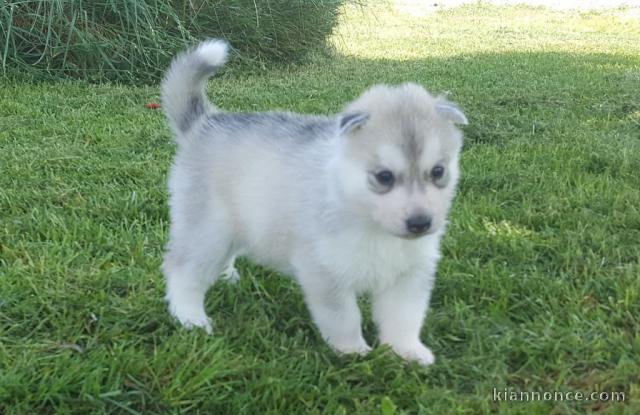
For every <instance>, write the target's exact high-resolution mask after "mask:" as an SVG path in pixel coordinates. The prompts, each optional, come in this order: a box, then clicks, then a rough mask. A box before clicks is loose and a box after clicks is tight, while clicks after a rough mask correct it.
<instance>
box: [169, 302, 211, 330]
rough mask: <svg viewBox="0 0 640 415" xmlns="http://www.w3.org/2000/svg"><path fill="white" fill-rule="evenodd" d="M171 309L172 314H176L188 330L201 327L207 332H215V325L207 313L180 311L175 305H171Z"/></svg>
mask: <svg viewBox="0 0 640 415" xmlns="http://www.w3.org/2000/svg"><path fill="white" fill-rule="evenodd" d="M169 311H170V312H171V315H172V316H174V317H175V318H176V319H177V320H178V321H179V322H180V324H181V325H182V327H184V328H185V329H187V330H191V329H194V328H201V329H203V330H204V331H205V332H207V334H211V333H213V326H212V324H211V319H210V318H209V317H207V315H206V314H205V313H204V311H203V312H191V313H185V312H179V311H177V310H176V309H174V308H173V307H170V309H169Z"/></svg>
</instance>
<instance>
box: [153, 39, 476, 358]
mask: <svg viewBox="0 0 640 415" xmlns="http://www.w3.org/2000/svg"><path fill="white" fill-rule="evenodd" d="M227 52H228V45H227V44H226V43H225V42H224V41H221V40H208V41H205V42H203V43H201V44H200V45H199V46H197V47H196V48H195V49H192V50H190V51H188V52H186V53H184V54H182V55H179V56H178V57H177V58H175V60H174V61H173V63H172V65H171V67H170V69H169V71H168V73H167V75H166V77H165V79H164V82H163V84H162V105H163V108H164V109H165V111H166V114H167V117H168V119H169V123H170V124H171V127H172V129H173V131H174V133H175V135H176V142H177V154H176V157H175V160H174V164H173V167H172V169H171V173H170V178H169V192H170V208H171V228H170V237H169V242H168V244H167V251H166V254H165V257H164V262H163V265H162V269H163V272H164V275H165V276H166V285H167V294H166V299H167V301H168V303H169V310H170V312H171V314H172V315H173V316H175V317H176V318H177V319H178V320H179V321H180V323H182V325H184V326H185V327H200V328H203V329H204V330H206V331H207V332H208V333H211V330H212V327H211V320H210V319H209V318H208V317H207V315H206V313H205V309H204V297H205V293H206V291H207V289H208V288H209V287H210V286H211V285H212V284H213V283H214V281H215V280H216V279H217V278H218V276H219V275H220V274H221V273H222V272H223V270H225V269H226V270H227V271H228V272H229V273H231V274H233V275H237V273H236V272H235V268H234V266H233V263H234V260H235V258H236V256H238V255H242V256H247V257H248V258H250V259H251V260H253V261H255V262H257V263H260V264H263V265H266V266H269V267H272V268H275V269H276V270H278V271H280V272H282V273H285V274H289V275H293V276H295V278H296V280H297V281H298V283H299V284H300V286H301V287H302V290H303V292H304V296H305V299H306V304H307V307H308V309H309V311H310V313H311V316H312V317H313V320H314V322H315V324H316V325H317V327H318V329H319V331H320V333H321V334H322V337H323V338H324V339H325V340H326V341H327V342H328V343H329V344H330V345H331V346H332V347H333V348H334V349H335V350H336V351H338V352H340V353H366V352H368V351H369V350H371V348H370V347H369V345H368V344H367V342H366V341H365V339H364V337H363V336H362V330H361V327H360V319H361V317H360V310H359V309H358V304H357V301H356V298H357V296H358V295H359V294H361V293H368V294H370V295H371V299H372V309H373V318H374V320H375V322H376V324H377V327H378V334H379V339H380V342H381V343H383V344H388V345H390V346H391V348H392V349H393V350H394V351H395V352H396V353H397V354H399V355H400V356H402V357H404V358H406V359H408V360H413V361H417V362H419V363H421V364H424V365H428V364H430V363H432V362H433V361H434V356H433V354H432V353H431V350H430V349H429V348H427V347H426V346H425V345H423V344H422V342H421V341H420V330H421V327H422V322H423V320H424V318H425V314H426V311H427V307H428V303H429V297H430V293H431V289H432V286H433V282H434V277H435V272H436V264H437V262H438V258H439V243H440V239H441V237H442V234H443V233H444V230H445V225H446V221H447V212H448V210H449V207H450V205H451V201H452V199H453V197H454V192H455V188H456V182H457V181H458V175H459V173H458V157H459V153H460V150H461V146H462V134H461V133H460V131H459V130H458V129H457V128H456V126H455V125H456V124H466V123H467V119H466V117H465V115H464V114H463V113H462V112H461V111H460V109H458V107H457V106H455V105H454V104H453V103H451V102H448V101H447V100H446V99H444V98H441V97H438V98H434V97H432V96H431V95H429V93H427V92H426V91H425V90H424V89H423V88H422V87H420V86H418V85H415V84H404V85H400V86H386V85H377V86H374V87H372V88H370V89H369V90H367V91H366V92H364V93H363V94H362V95H361V96H360V97H359V98H357V99H356V100H355V101H353V102H351V103H350V104H348V105H347V106H346V107H345V109H344V111H342V112H341V113H340V114H338V115H335V116H314V115H299V114H293V113H287V112H267V113H227V112H223V111H221V110H219V109H218V108H216V107H214V106H213V105H211V104H210V103H209V101H208V99H207V97H206V95H205V85H206V81H207V78H208V77H209V76H210V75H212V74H213V73H214V72H215V71H216V70H217V69H219V68H220V67H221V66H222V65H223V64H224V63H225V61H226V58H227Z"/></svg>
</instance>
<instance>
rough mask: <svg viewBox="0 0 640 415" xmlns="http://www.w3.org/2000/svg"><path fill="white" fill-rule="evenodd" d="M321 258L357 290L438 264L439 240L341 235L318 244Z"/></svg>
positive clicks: (325, 265)
mask: <svg viewBox="0 0 640 415" xmlns="http://www.w3.org/2000/svg"><path fill="white" fill-rule="evenodd" d="M318 248H319V251H318V252H317V253H318V254H320V258H321V261H322V262H323V265H324V267H325V268H327V269H329V270H330V272H332V273H333V274H334V276H335V277H337V278H339V279H340V281H341V282H343V283H346V284H348V285H350V286H351V287H352V288H354V289H355V290H357V291H367V290H372V289H376V288H383V287H384V286H387V285H390V284H393V283H394V282H395V280H396V279H398V278H400V277H402V276H404V275H407V274H410V273H412V272H416V271H418V270H425V269H428V268H432V267H433V266H435V263H436V261H437V257H438V250H437V242H436V244H435V245H434V244H431V243H424V241H422V243H420V242H416V241H404V240H400V239H396V238H393V239H392V238H375V237H370V236H367V235H357V234H356V235H349V234H345V235H340V236H336V237H333V238H327V239H325V240H323V241H321V243H319V244H318Z"/></svg>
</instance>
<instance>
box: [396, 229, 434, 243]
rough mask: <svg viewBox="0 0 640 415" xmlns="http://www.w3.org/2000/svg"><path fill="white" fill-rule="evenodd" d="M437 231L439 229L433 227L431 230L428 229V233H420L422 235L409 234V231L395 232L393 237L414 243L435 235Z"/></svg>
mask: <svg viewBox="0 0 640 415" xmlns="http://www.w3.org/2000/svg"><path fill="white" fill-rule="evenodd" d="M437 231H438V228H436V227H431V228H429V229H427V230H426V231H424V232H420V233H413V232H408V231H404V232H393V236H396V237H398V238H400V239H406V240H408V241H413V240H416V239H420V238H423V237H425V236H429V235H433V234H434V233H436V232H437Z"/></svg>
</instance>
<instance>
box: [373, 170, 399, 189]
mask: <svg viewBox="0 0 640 415" xmlns="http://www.w3.org/2000/svg"><path fill="white" fill-rule="evenodd" d="M375 177H376V180H377V181H378V183H380V184H381V185H383V186H393V182H395V180H396V178H395V177H394V176H393V173H391V172H390V171H389V170H382V171H381V172H378V173H376V174H375Z"/></svg>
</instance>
